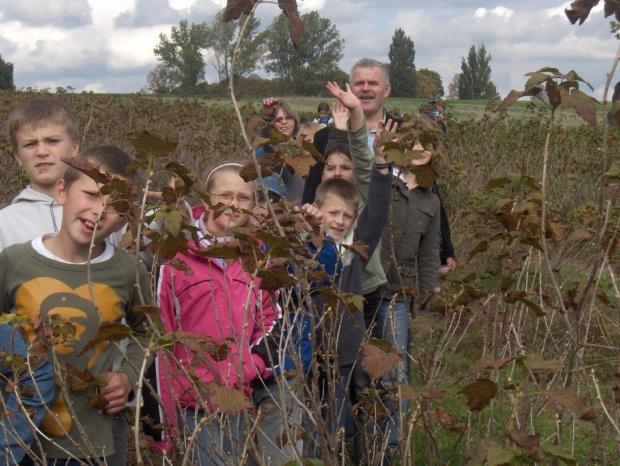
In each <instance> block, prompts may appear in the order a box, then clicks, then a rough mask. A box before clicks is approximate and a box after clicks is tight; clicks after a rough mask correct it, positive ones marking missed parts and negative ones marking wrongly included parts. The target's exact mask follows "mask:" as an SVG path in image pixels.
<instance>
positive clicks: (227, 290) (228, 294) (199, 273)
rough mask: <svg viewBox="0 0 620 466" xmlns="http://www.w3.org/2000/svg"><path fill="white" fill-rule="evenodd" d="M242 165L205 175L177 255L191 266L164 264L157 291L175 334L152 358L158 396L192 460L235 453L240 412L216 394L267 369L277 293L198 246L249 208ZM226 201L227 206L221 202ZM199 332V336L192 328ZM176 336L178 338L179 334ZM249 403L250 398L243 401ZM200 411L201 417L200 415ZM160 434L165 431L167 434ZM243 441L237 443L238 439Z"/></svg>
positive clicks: (249, 186) (229, 229)
mask: <svg viewBox="0 0 620 466" xmlns="http://www.w3.org/2000/svg"><path fill="white" fill-rule="evenodd" d="M240 170H241V165H239V164H230V163H228V164H224V165H220V166H218V167H217V168H215V169H214V170H213V171H212V172H211V173H210V174H209V176H208V177H207V182H206V185H207V193H208V194H209V197H210V205H208V204H205V207H206V211H204V213H202V214H200V212H201V211H202V209H199V210H196V209H195V210H194V212H195V213H196V212H198V215H197V216H196V217H197V218H196V219H195V220H196V226H197V227H198V228H199V230H200V231H199V236H202V238H201V240H200V242H199V243H198V244H196V243H193V242H191V243H190V247H189V250H188V252H187V253H186V254H177V256H176V257H175V260H181V261H183V262H185V263H186V264H187V265H188V266H189V268H190V269H191V270H192V271H193V274H191V275H188V274H187V273H185V272H184V271H182V270H179V269H178V268H174V267H172V266H171V265H169V264H166V265H164V266H163V267H162V270H161V274H160V278H159V286H158V295H159V306H160V308H161V313H162V318H163V321H164V325H165V329H166V332H189V333H190V334H187V335H185V334H181V335H180V336H181V338H180V340H181V341H183V340H185V341H187V343H186V344H183V343H176V344H175V345H174V347H173V348H172V350H171V352H172V354H170V353H168V352H163V353H162V354H161V355H160V357H159V358H158V371H159V374H158V377H159V389H160V396H161V399H162V402H163V405H164V413H162V414H163V416H166V418H167V420H168V422H169V424H170V426H171V428H172V429H171V432H167V433H166V434H167V440H170V436H176V435H177V432H178V430H177V429H183V428H186V429H187V430H188V431H189V435H191V437H188V439H186V441H187V440H189V439H191V440H190V442H191V443H188V444H187V448H191V449H192V452H191V455H192V456H191V459H192V464H200V465H211V464H222V463H224V462H225V461H226V460H229V461H230V460H235V459H238V457H237V455H235V453H233V452H235V451H236V452H240V451H241V450H242V446H243V440H244V439H243V437H241V436H240V433H241V429H240V417H241V416H240V414H239V413H237V414H226V412H228V411H229V410H228V409H227V408H226V407H222V408H220V407H219V406H218V400H222V399H223V398H226V397H229V396H233V395H234V396H239V395H240V393H233V392H231V391H230V390H231V389H236V390H238V391H242V392H243V393H244V394H245V395H249V393H250V391H251V390H250V383H251V382H252V381H253V380H254V379H256V378H257V377H266V376H268V375H269V369H267V366H270V364H269V361H266V360H265V359H268V358H267V357H265V356H264V354H265V348H264V346H265V345H264V344H261V341H262V340H263V337H264V336H265V335H266V334H267V333H268V332H269V331H270V330H271V328H272V327H273V325H274V324H275V321H276V319H277V317H278V315H277V314H278V312H277V311H278V308H277V305H276V301H275V296H273V295H270V294H268V293H267V292H266V291H264V290H261V288H260V280H259V279H257V278H254V277H253V276H252V275H251V274H249V273H248V272H246V271H245V270H243V267H242V265H241V262H240V261H239V260H234V261H230V260H224V259H220V258H213V257H205V256H204V255H201V254H200V251H201V250H202V249H204V248H207V247H209V246H211V245H214V244H218V243H220V242H224V241H227V240H229V239H231V235H232V233H233V232H234V230H235V229H237V228H239V227H242V226H244V225H245V224H246V222H247V220H248V211H251V210H252V208H253V207H254V202H255V196H254V184H253V183H252V182H249V183H246V182H245V181H244V180H243V179H242V178H241V177H240V176H239V172H240ZM225 206H227V207H226V208H225ZM196 334H199V335H196ZM178 340H179V339H176V341H178ZM248 406H249V402H248ZM205 418H206V419H205ZM165 437H166V435H165ZM239 442H241V443H239Z"/></svg>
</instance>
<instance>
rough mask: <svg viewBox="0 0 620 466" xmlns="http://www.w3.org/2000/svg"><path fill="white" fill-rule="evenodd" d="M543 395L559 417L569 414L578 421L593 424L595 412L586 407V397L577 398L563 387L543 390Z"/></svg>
mask: <svg viewBox="0 0 620 466" xmlns="http://www.w3.org/2000/svg"><path fill="white" fill-rule="evenodd" d="M542 393H543V395H544V396H545V397H546V398H547V400H548V401H549V406H550V407H551V408H552V409H553V410H554V411H555V412H556V413H558V414H559V415H563V414H564V413H566V412H567V411H568V412H571V413H573V414H574V415H575V416H576V417H577V418H578V419H581V420H583V421H590V422H594V419H595V418H596V410H595V409H594V406H592V405H588V400H587V399H586V397H583V396H579V395H577V394H575V393H573V392H572V391H570V390H567V389H566V388H564V387H559V386H558V387H554V388H553V389H552V390H549V391H547V390H544V391H543V392H542Z"/></svg>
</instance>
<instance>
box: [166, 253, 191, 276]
mask: <svg viewBox="0 0 620 466" xmlns="http://www.w3.org/2000/svg"><path fill="white" fill-rule="evenodd" d="M168 265H170V267H172V268H173V269H176V270H180V271H181V272H183V273H184V274H185V275H187V276H188V277H191V276H192V275H194V269H192V268H191V267H190V266H189V265H187V262H185V261H184V260H183V259H180V258H178V257H175V258H174V259H170V260H169V261H168Z"/></svg>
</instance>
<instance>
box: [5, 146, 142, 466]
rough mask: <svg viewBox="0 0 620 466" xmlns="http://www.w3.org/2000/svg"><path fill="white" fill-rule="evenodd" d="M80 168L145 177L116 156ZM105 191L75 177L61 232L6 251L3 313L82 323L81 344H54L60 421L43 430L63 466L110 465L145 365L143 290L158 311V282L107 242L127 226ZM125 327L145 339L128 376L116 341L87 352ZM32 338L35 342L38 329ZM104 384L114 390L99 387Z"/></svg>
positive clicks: (49, 452)
mask: <svg viewBox="0 0 620 466" xmlns="http://www.w3.org/2000/svg"><path fill="white" fill-rule="evenodd" d="M78 160H79V161H80V162H81V163H83V164H87V165H90V166H91V167H94V168H96V169H97V170H99V171H100V172H102V173H106V172H107V173H108V174H109V176H110V177H111V176H114V177H116V178H120V179H123V180H125V181H127V182H129V183H130V184H136V182H137V175H136V174H131V175H127V174H126V169H127V167H128V166H129V164H130V163H131V159H130V157H129V156H127V154H125V153H124V152H123V151H122V150H120V149H117V148H115V147H110V146H97V147H93V148H91V149H88V150H86V151H84V152H83V153H81V154H80V155H79V156H78ZM101 188H102V185H101V184H98V183H96V182H95V181H94V180H93V179H92V178H90V177H89V176H87V175H85V174H84V173H82V172H80V171H78V170H77V169H75V168H73V167H71V168H69V169H68V170H67V171H66V173H65V174H64V177H63V178H62V179H60V180H58V181H57V182H56V183H55V187H54V194H55V198H56V200H57V202H58V204H60V205H61V206H63V212H62V226H61V227H60V231H59V232H58V233H57V234H53V233H52V234H45V235H43V236H41V237H38V238H36V239H34V240H32V241H31V242H28V243H24V244H17V245H13V246H10V247H8V248H6V249H4V250H3V251H2V252H0V290H2V291H1V293H2V294H1V297H0V314H4V313H9V312H13V313H16V314H18V315H23V316H27V317H28V318H29V320H30V321H31V322H34V321H37V320H38V319H41V321H43V322H50V320H51V318H52V316H59V317H61V318H63V319H65V321H68V322H69V323H70V324H72V326H71V327H69V333H70V334H71V333H72V335H70V336H69V337H58V339H57V340H56V341H54V342H53V343H52V344H54V351H53V353H52V354H53V355H54V358H57V364H58V365H59V366H60V369H61V373H57V374H56V375H57V385H56V393H55V396H54V401H53V403H52V405H51V407H50V409H51V413H48V414H47V415H46V416H45V418H44V419H43V422H42V424H41V429H42V431H43V433H44V434H45V435H46V436H48V437H49V438H50V439H51V442H50V441H48V440H46V439H45V437H43V436H41V438H40V441H41V443H42V445H43V453H44V454H45V456H46V458H47V460H48V462H50V461H51V462H53V461H54V460H60V461H59V464H64V463H65V461H64V460H66V459H70V458H71V459H76V458H77V459H87V458H91V459H92V458H104V459H106V457H108V456H109V455H111V454H113V453H114V442H113V438H112V437H113V436H112V425H113V416H112V415H113V414H115V413H118V412H120V411H122V410H123V409H124V407H125V404H126V402H127V399H128V397H129V395H130V394H131V392H132V390H133V388H134V387H135V384H136V381H137V379H138V372H137V371H138V370H139V368H140V367H141V366H142V363H143V360H144V357H145V356H144V351H143V349H142V348H141V345H140V344H138V340H142V342H143V344H144V346H146V343H147V341H146V340H145V339H144V336H143V334H144V332H145V330H146V327H145V324H146V316H145V315H144V314H142V313H138V312H135V311H134V310H133V306H135V305H139V304H141V300H140V296H139V295H140V288H141V290H142V295H143V296H144V299H145V300H146V303H142V304H149V303H150V293H149V292H150V280H149V276H148V274H147V273H146V270H145V269H144V267H143V266H142V265H141V266H140V269H139V274H138V277H139V280H137V279H136V269H135V267H136V259H135V258H133V257H131V256H130V255H129V254H128V253H126V252H124V251H123V252H120V253H116V251H115V248H114V246H112V245H111V244H109V243H107V242H106V238H107V237H108V236H109V235H111V234H112V233H114V232H116V231H118V230H120V229H121V228H122V227H123V226H124V225H125V223H126V219H125V218H124V217H123V216H122V215H121V214H119V213H118V212H119V211H121V210H124V209H121V208H120V207H119V206H120V205H121V203H122V202H125V201H124V200H114V201H113V202H112V201H111V200H110V196H109V195H107V194H103V193H102V189H101ZM115 206H117V207H119V209H118V211H117V210H116V209H115ZM93 236H94V238H93ZM91 243H92V248H91ZM122 318H125V320H126V322H127V325H128V326H129V327H130V328H131V330H132V334H133V335H134V336H135V338H133V337H132V338H131V339H130V340H129V344H128V348H127V352H126V356H125V357H124V358H123V362H122V364H121V366H120V368H119V370H118V371H117V372H112V364H113V361H114V358H115V356H116V353H117V351H116V348H115V345H113V344H112V343H110V342H107V341H103V342H99V343H97V344H95V345H93V346H92V347H90V346H86V345H87V343H88V342H89V341H90V340H92V339H93V338H94V337H95V336H96V335H97V333H98V329H99V326H100V325H101V324H103V323H120V321H121V319H122ZM61 325H64V324H61ZM71 329H73V330H74V332H73V330H71ZM28 335H29V338H30V339H31V340H34V339H35V335H34V334H33V332H32V330H30V331H29V334H28ZM76 373H77V374H84V375H83V377H84V378H85V380H86V381H85V382H84V381H82V382H83V383H82V386H81V387H76V386H72V385H73V384H72V383H71V380H70V379H71V374H76ZM88 373H91V374H92V375H93V376H94V377H95V380H94V381H92V380H89V379H88V376H87V374H88ZM65 375H66V376H65ZM98 376H99V377H98ZM80 378H81V376H80V377H78V379H80ZM73 381H74V382H75V380H73ZM99 381H103V382H104V385H103V386H96V385H97V384H98V382H99ZM59 383H61V384H64V386H62V385H59ZM78 385H79V384H78ZM67 396H68V399H67V398H66V397H67ZM90 406H93V407H90Z"/></svg>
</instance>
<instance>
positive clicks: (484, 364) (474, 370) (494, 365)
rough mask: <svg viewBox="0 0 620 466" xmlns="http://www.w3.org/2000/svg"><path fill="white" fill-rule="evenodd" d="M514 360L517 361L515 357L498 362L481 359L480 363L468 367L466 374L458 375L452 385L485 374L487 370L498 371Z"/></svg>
mask: <svg viewBox="0 0 620 466" xmlns="http://www.w3.org/2000/svg"><path fill="white" fill-rule="evenodd" d="M515 359H517V357H516V356H508V357H507V358H504V359H500V360H499V361H488V360H486V359H481V360H480V361H476V362H474V363H473V364H472V365H471V366H470V368H469V369H468V370H467V372H464V373H463V374H461V375H459V376H458V378H457V379H456V382H454V383H455V384H456V383H459V382H460V381H461V380H463V379H464V378H465V377H468V376H470V375H477V374H480V373H482V372H485V371H487V370H489V369H493V370H496V371H498V370H500V369H501V368H502V367H504V366H505V365H506V364H509V363H511V362H512V361H514V360H515Z"/></svg>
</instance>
